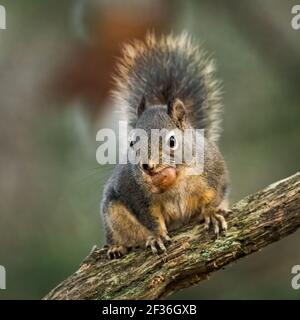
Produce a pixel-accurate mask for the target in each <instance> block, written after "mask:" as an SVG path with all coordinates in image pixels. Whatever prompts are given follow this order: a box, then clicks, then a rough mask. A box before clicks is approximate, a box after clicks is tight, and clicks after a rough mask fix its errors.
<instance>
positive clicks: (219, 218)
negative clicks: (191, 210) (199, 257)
mask: <svg viewBox="0 0 300 320" xmlns="http://www.w3.org/2000/svg"><path fill="white" fill-rule="evenodd" d="M221 213H223V212H222V211H219V210H216V211H214V210H212V211H209V212H206V213H204V214H203V217H204V228H205V229H206V230H208V229H209V228H210V226H212V227H213V229H214V233H215V235H216V236H217V237H218V236H219V233H220V229H221V232H222V233H225V232H226V230H227V222H226V220H225V218H224V217H223V215H222V214H221Z"/></svg>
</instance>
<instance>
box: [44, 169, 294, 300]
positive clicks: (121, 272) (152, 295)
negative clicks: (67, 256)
mask: <svg viewBox="0 0 300 320" xmlns="http://www.w3.org/2000/svg"><path fill="white" fill-rule="evenodd" d="M227 221H228V231H227V233H226V235H225V236H221V237H219V238H218V239H214V235H213V233H212V232H211V231H210V232H207V231H204V227H203V224H194V225H188V226H186V227H184V228H183V229H180V230H178V231H176V232H174V233H173V234H171V236H172V239H173V243H172V244H171V245H170V246H169V247H168V248H167V253H166V254H165V255H158V256H153V255H152V254H151V253H150V252H149V251H144V250H137V251H135V252H131V253H129V254H128V255H126V256H125V257H123V258H121V259H119V260H108V259H107V258H106V252H105V249H99V248H97V247H94V248H93V249H92V252H91V253H90V255H89V256H88V257H87V258H86V259H85V260H84V261H83V262H82V264H81V266H80V268H79V270H78V271H76V272H75V273H74V274H73V275H71V276H70V277H69V278H68V279H66V280H65V281H63V282H62V283H61V284H60V285H58V286H57V287H56V288H55V289H53V290H52V291H51V292H50V293H49V294H48V295H47V296H46V297H45V298H44V299H49V300H50V299H160V298H163V297H167V296H168V295H170V294H172V293H173V292H175V291H178V290H179V289H182V288H185V287H189V286H192V285H195V284H197V283H199V282H201V281H203V280H205V279H207V278H208V276H209V275H210V274H211V273H213V272H215V271H217V270H219V269H221V268H223V267H224V266H226V265H228V264H229V263H231V262H233V261H236V260H238V259H239V258H241V257H244V256H246V255H248V254H251V253H252V252H255V251H258V250H260V249H261V248H263V247H265V246H267V245H268V244H271V243H273V242H275V241H277V240H280V239H281V238H284V237H286V236H287V235H289V234H291V233H293V232H295V231H296V230H297V229H298V228H299V226H300V173H297V174H295V175H293V176H291V177H289V178H287V179H284V180H281V181H278V182H276V183H274V184H272V185H270V186H268V187H267V188H265V189H264V190H262V191H259V192H257V193H255V194H253V195H249V196H247V197H245V198H244V199H242V200H241V201H239V202H238V203H236V204H235V205H234V206H233V208H232V213H231V214H230V215H229V216H228V217H227Z"/></svg>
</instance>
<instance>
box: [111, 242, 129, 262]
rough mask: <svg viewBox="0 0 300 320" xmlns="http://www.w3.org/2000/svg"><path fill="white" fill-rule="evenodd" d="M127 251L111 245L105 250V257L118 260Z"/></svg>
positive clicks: (121, 247) (120, 246)
mask: <svg viewBox="0 0 300 320" xmlns="http://www.w3.org/2000/svg"><path fill="white" fill-rule="evenodd" d="M127 251H128V249H127V248H126V247H124V246H122V245H117V244H113V245H111V246H110V247H109V248H108V250H107V257H108V258H109V259H119V258H121V257H123V256H124V254H126V253H127Z"/></svg>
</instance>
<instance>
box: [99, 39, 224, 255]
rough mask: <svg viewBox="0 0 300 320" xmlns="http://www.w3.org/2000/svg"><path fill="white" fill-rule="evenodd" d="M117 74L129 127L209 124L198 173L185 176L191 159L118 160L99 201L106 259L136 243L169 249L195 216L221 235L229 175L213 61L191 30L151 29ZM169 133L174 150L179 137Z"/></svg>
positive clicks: (118, 99) (128, 49) (126, 53)
mask: <svg viewBox="0 0 300 320" xmlns="http://www.w3.org/2000/svg"><path fill="white" fill-rule="evenodd" d="M114 80H115V86H116V89H115V90H114V91H113V97H114V98H115V103H116V104H117V105H118V106H121V109H122V110H123V111H125V114H126V116H127V119H128V122H129V123H130V125H131V127H132V128H139V129H143V130H145V131H146V132H147V134H148V133H149V132H150V130H151V129H154V128H156V129H162V128H167V129H168V130H169V131H170V130H171V132H175V131H174V130H179V131H181V132H184V131H185V130H186V129H187V128H197V129H204V165H203V172H202V173H201V174H197V175H188V174H187V170H188V169H191V167H192V166H194V164H193V163H189V164H186V163H181V164H176V163H174V162H172V161H171V162H170V163H168V164H165V163H161V161H159V162H154V161H152V159H148V160H149V161H147V162H146V163H142V162H138V163H127V164H118V165H116V167H115V169H114V171H113V173H112V176H111V177H110V178H109V180H108V182H107V183H106V185H105V187H104V192H103V200H102V203H101V212H102V217H103V224H104V227H105V231H106V241H107V243H106V247H107V256H108V258H110V259H115V258H120V257H122V256H123V255H125V254H126V253H127V252H128V251H129V250H130V249H132V248H136V247H142V248H145V249H147V248H150V250H151V251H152V252H153V254H158V253H161V252H165V251H166V245H167V244H168V243H169V242H170V241H171V238H170V236H169V231H171V230H174V229H177V228H180V227H181V226H183V225H186V224H187V223H188V222H190V221H194V220H198V221H204V225H205V230H208V229H209V228H210V227H212V228H213V230H214V233H215V234H216V236H218V235H219V233H220V232H222V233H225V231H226V229H227V223H226V219H225V218H224V215H225V213H226V212H227V211H228V187H229V179H228V171H227V168H226V164H225V161H224V159H223V156H222V155H221V153H220V151H219V149H218V147H217V142H218V138H219V133H220V116H219V114H220V111H221V110H222V105H221V99H220V97H221V90H220V87H221V85H220V82H219V81H218V80H216V79H215V65H214V61H213V60H212V59H210V58H208V57H207V55H206V53H204V52H203V50H202V49H201V50H200V48H199V47H198V46H197V45H195V44H194V41H193V40H192V39H191V37H190V36H189V35H188V34H187V33H183V34H181V35H180V36H177V37H176V36H173V35H168V36H161V37H156V36H155V35H154V34H153V33H149V34H148V35H147V36H146V38H145V40H144V41H141V40H135V41H133V42H132V43H131V44H127V45H125V46H124V49H123V58H122V59H121V60H119V63H118V65H117V72H116V75H115V76H114ZM172 130H173V131H172ZM168 139H169V140H168V143H169V146H170V148H171V149H172V147H174V145H175V144H176V143H177V141H176V135H171V136H169V137H168ZM134 143H135V141H130V146H129V147H128V148H131V147H133V145H134ZM191 143H194V142H192V141H191ZM160 151H161V150H160Z"/></svg>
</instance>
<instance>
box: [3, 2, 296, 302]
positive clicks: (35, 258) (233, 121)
mask: <svg viewBox="0 0 300 320" xmlns="http://www.w3.org/2000/svg"><path fill="white" fill-rule="evenodd" d="M0 2H1V3H0V4H2V5H5V7H6V11H7V30H1V31H0V143H1V149H0V264H1V265H4V266H5V267H6V271H7V290H5V291H3V290H1V291H0V299H9V298H14V299H40V298H42V297H43V296H44V295H45V294H46V293H47V292H48V291H49V290H50V289H52V288H53V287H54V286H55V285H57V284H58V283H59V282H60V281H61V280H63V279H64V278H66V277H67V276H68V275H70V274H71V273H72V272H74V271H75V270H76V269H77V267H78V265H79V263H80V262H81V260H82V259H83V258H84V257H85V256H86V255H87V254H88V253H89V251H90V249H91V247H92V246H93V245H94V244H97V245H102V244H103V240H104V234H103V229H102V227H101V220H100V216H99V203H100V200H101V192H102V188H103V184H104V183H105V181H106V179H107V177H108V176H109V174H110V170H111V168H110V167H100V166H99V165H98V164H97V162H96V158H95V153H96V148H97V143H96V140H95V135H96V132H97V131H98V130H99V129H100V128H103V127H109V126H110V125H111V123H110V122H111V120H110V119H111V117H110V115H111V114H112V112H113V111H112V103H111V100H110V96H109V91H110V90H111V84H112V82H111V78H110V77H111V73H112V72H113V70H114V63H115V59H116V56H118V54H119V51H120V46H121V44H122V43H123V42H124V41H127V40H131V39H132V38H143V36H144V34H145V32H146V31H147V30H148V29H153V30H156V32H157V33H158V34H160V33H166V32H169V31H170V30H173V31H174V33H180V32H181V31H182V30H187V31H189V33H190V34H191V35H192V36H193V37H194V38H195V39H196V40H197V41H199V43H201V44H202V45H203V46H204V47H205V48H206V50H207V51H208V52H211V53H212V55H213V56H214V57H215V59H216V61H217V64H218V76H219V78H221V79H222V80H223V84H224V85H223V87H224V105H225V113H224V123H223V124H224V133H223V136H222V139H221V142H220V146H221V149H222V151H223V153H224V155H225V158H226V160H227V162H228V166H229V169H230V173H231V181H232V193H231V199H232V201H233V202H234V201H236V200H238V199H239V198H241V197H243V196H245V195H247V194H249V193H253V192H255V191H257V190H258V189H260V188H263V187H264V186H266V185H268V184H269V183H272V182H274V181H276V180H279V179H282V178H284V177H286V176H289V175H291V174H294V173H295V172H297V171H298V170H299V164H300V150H299V149H300V148H299V138H300V127H299V120H300V119H299V117H300V41H299V40H300V30H299V31H295V30H293V29H292V28H291V18H292V15H291V8H292V6H293V5H294V4H296V2H295V1H282V0H251V1H250V0H249V1H240V0H229V1H221V0H216V1H208V0H207V1H196V0H195V1H178V0H177V1H170V0H169V1H166V0H161V1H158V0H151V1H150V0H149V1H146V0H139V1H137V0H136V1H134V0H131V1H125V0H122V1H121V0H120V1H116V0H109V1H108V0H107V1H105V0H97V1H96V0H78V1H77V0H73V1H72V0H61V1H59V2H58V1H50V0H47V1H46V0H42V1H40V0H27V1H17V0H6V1H4V0H2V1H0ZM299 240H300V234H299V232H298V233H296V234H294V235H292V236H290V237H288V238H286V239H284V240H282V241H280V242H278V243H275V244H273V245H271V246H269V247H268V248H266V249H264V250H263V251H262V252H259V253H255V254H253V255H252V256H250V257H248V258H245V259H243V260H241V261H240V262H239V263H237V264H234V265H231V266H229V267H227V268H226V269H225V270H222V271H220V272H218V273H216V274H215V275H213V276H212V277H211V279H210V280H209V281H206V282H204V283H202V284H201V285H199V286H198V287H194V288H190V289H187V290H183V291H181V292H179V293H177V294H175V295H173V296H172V297H170V298H173V299H175V298H182V299H189V298H194V299H208V298H215V299H223V298H226V299H231V298H239V299H245V298H255V299H261V298H268V299H277V298H284V299H287V298H292V299H299V298H300V291H296V290H293V289H292V287H291V284H290V282H291V278H292V276H291V268H292V266H293V265H295V264H300V250H299Z"/></svg>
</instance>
